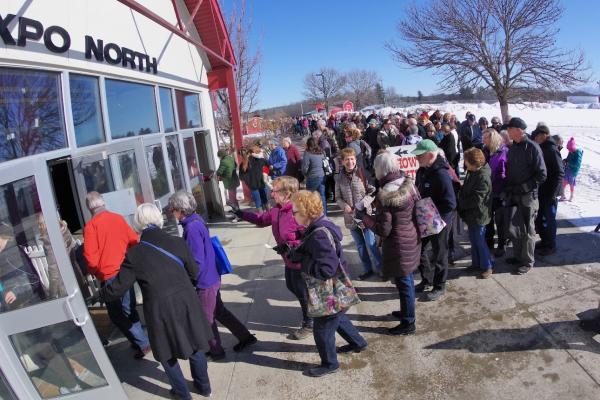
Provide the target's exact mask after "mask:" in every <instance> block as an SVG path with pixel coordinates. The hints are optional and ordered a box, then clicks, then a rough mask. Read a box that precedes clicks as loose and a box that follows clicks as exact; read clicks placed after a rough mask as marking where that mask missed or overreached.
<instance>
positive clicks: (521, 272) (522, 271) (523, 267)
mask: <svg viewBox="0 0 600 400" xmlns="http://www.w3.org/2000/svg"><path fill="white" fill-rule="evenodd" d="M529 270H531V267H530V266H529V265H521V266H520V267H519V268H517V274H519V275H525V274H526V273H528V272H529Z"/></svg>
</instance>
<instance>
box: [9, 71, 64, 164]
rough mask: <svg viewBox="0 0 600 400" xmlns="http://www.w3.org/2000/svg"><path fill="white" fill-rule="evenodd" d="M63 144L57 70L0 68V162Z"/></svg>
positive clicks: (58, 147)
mask: <svg viewBox="0 0 600 400" xmlns="http://www.w3.org/2000/svg"><path fill="white" fill-rule="evenodd" d="M66 145H67V140H66V130H65V124H64V118H63V112H62V107H61V91H60V79H59V74H58V73H51V72H42V71H28V70H20V69H14V68H0V162H2V161H7V160H12V159H15V158H19V157H24V156H29V155H32V154H39V153H44V152H47V151H51V150H56V149H61V148H64V147H66Z"/></svg>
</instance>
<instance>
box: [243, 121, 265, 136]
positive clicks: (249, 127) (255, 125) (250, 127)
mask: <svg viewBox="0 0 600 400" xmlns="http://www.w3.org/2000/svg"><path fill="white" fill-rule="evenodd" d="M245 128H246V129H244V131H245V132H244V134H246V135H251V134H253V133H259V132H262V131H263V118H262V117H252V118H249V119H248V122H246V127H245Z"/></svg>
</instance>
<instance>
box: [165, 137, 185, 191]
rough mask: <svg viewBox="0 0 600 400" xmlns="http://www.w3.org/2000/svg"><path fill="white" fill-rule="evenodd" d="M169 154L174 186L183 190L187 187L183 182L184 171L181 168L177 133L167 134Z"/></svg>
mask: <svg viewBox="0 0 600 400" xmlns="http://www.w3.org/2000/svg"><path fill="white" fill-rule="evenodd" d="M167 154H168V156H169V166H170V170H171V177H172V178H173V187H174V188H175V190H183V189H184V188H185V187H184V184H183V171H182V169H181V155H180V153H179V142H178V141H177V135H172V136H167Z"/></svg>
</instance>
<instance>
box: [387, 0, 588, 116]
mask: <svg viewBox="0 0 600 400" xmlns="http://www.w3.org/2000/svg"><path fill="white" fill-rule="evenodd" d="M426 9H427V10H428V12H427V13H423V6H422V5H419V7H417V6H416V5H413V6H411V7H409V8H407V10H406V13H405V20H404V21H401V22H400V23H399V24H398V28H397V29H398V32H399V34H400V38H401V41H400V42H399V43H398V42H394V41H391V42H388V43H387V44H386V47H387V49H388V50H389V51H390V52H391V53H392V56H393V57H394V59H396V60H397V61H399V62H400V63H402V64H406V65H408V66H411V67H417V68H422V69H433V70H435V71H436V72H437V74H438V75H439V76H441V81H440V84H441V85H442V87H443V89H454V90H456V89H459V88H460V87H465V86H469V87H477V86H479V85H485V86H487V87H490V88H491V89H493V90H494V93H495V94H496V96H497V98H498V101H499V102H500V109H501V112H502V117H503V119H504V120H506V119H507V117H508V102H509V101H510V100H515V99H518V97H519V92H520V89H535V88H546V89H558V88H562V87H567V88H569V87H573V86H574V85H577V84H581V83H584V82H586V81H587V80H588V79H589V78H588V77H587V76H586V75H587V70H588V68H587V67H586V66H585V65H584V56H583V52H582V51H573V50H562V49H559V48H557V47H556V46H555V41H556V35H557V33H558V28H556V22H557V21H558V20H559V18H560V17H561V16H562V14H563V8H562V6H561V5H560V3H559V0H433V1H432V3H431V4H430V5H428V6H427V7H426ZM431 15H438V16H440V17H441V18H443V23H440V24H432V23H431V21H430V16H431Z"/></svg>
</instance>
